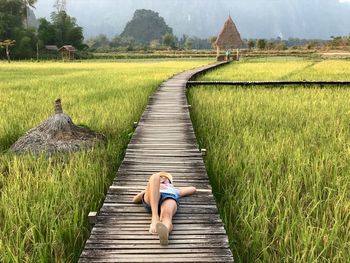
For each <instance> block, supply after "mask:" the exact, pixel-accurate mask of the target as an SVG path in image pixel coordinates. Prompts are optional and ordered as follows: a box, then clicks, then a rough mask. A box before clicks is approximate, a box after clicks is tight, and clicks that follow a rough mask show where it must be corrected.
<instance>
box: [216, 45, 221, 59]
mask: <svg viewBox="0 0 350 263" xmlns="http://www.w3.org/2000/svg"><path fill="white" fill-rule="evenodd" d="M219 56H220V47H219V46H218V45H217V46H216V57H219Z"/></svg>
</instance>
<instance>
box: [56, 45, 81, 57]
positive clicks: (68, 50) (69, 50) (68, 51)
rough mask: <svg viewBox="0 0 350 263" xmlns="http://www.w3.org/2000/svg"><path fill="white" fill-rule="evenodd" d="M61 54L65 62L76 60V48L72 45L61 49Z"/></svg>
mask: <svg viewBox="0 0 350 263" xmlns="http://www.w3.org/2000/svg"><path fill="white" fill-rule="evenodd" d="M58 51H59V52H61V53H62V59H63V60H73V59H74V53H75V52H76V51H77V50H76V49H75V47H73V46H71V45H65V46H63V47H61V48H60V49H59V50H58Z"/></svg>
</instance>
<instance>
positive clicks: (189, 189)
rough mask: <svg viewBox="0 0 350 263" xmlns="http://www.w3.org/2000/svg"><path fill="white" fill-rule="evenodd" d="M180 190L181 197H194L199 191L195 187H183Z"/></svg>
mask: <svg viewBox="0 0 350 263" xmlns="http://www.w3.org/2000/svg"><path fill="white" fill-rule="evenodd" d="M179 190H180V196H181V197H184V196H188V195H192V194H194V193H195V192H196V191H197V189H196V187H193V186H189V187H181V188H179Z"/></svg>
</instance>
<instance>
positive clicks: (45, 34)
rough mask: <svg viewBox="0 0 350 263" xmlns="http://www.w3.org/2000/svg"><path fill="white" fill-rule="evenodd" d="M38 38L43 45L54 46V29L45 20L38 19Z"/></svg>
mask: <svg viewBox="0 0 350 263" xmlns="http://www.w3.org/2000/svg"><path fill="white" fill-rule="evenodd" d="M39 23H40V24H39V28H38V38H39V39H40V41H41V42H42V43H43V44H44V45H55V44H56V30H55V27H54V26H53V25H52V24H51V23H50V22H49V21H47V20H46V19H45V18H41V19H39Z"/></svg>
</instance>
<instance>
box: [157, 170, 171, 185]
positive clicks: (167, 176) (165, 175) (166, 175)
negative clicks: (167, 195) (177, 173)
mask: <svg viewBox="0 0 350 263" xmlns="http://www.w3.org/2000/svg"><path fill="white" fill-rule="evenodd" d="M157 174H158V175H159V176H160V177H165V178H168V180H169V181H170V183H171V184H172V183H173V176H172V175H171V174H170V173H167V172H159V173H157Z"/></svg>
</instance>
